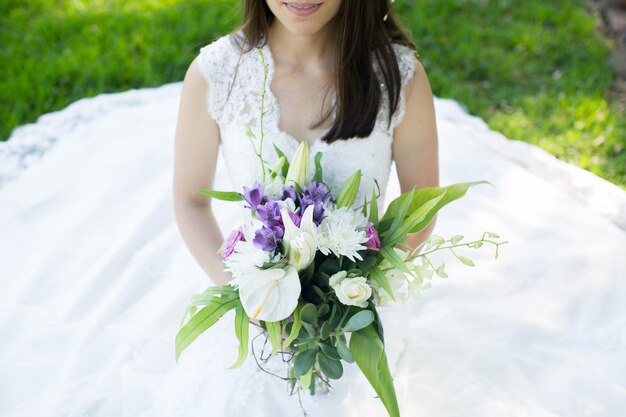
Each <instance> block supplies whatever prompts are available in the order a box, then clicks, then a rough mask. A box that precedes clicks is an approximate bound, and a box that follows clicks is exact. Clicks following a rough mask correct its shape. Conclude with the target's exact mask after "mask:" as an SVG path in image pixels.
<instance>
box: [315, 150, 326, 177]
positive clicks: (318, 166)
mask: <svg viewBox="0 0 626 417" xmlns="http://www.w3.org/2000/svg"><path fill="white" fill-rule="evenodd" d="M323 178H324V175H323V172H322V153H321V152H318V153H316V154H315V175H314V176H313V181H315V182H322V181H323V180H324V179H323Z"/></svg>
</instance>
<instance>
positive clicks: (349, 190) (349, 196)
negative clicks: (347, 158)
mask: <svg viewBox="0 0 626 417" xmlns="http://www.w3.org/2000/svg"><path fill="white" fill-rule="evenodd" d="M361 175H363V174H362V173H361V170H360V169H359V170H357V171H356V172H355V173H354V174H352V175H351V176H350V178H348V179H347V180H346V182H345V183H344V184H343V186H342V187H341V189H340V190H339V193H338V194H337V206H338V207H350V206H351V205H352V204H353V203H354V200H355V199H356V195H357V193H358V192H359V185H360V184H361Z"/></svg>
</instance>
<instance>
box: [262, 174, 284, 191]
mask: <svg viewBox="0 0 626 417" xmlns="http://www.w3.org/2000/svg"><path fill="white" fill-rule="evenodd" d="M284 185H285V182H284V181H283V179H282V178H281V177H276V178H274V179H273V180H272V182H268V183H265V184H263V194H265V195H271V196H280V195H281V194H282V192H283V186H284Z"/></svg>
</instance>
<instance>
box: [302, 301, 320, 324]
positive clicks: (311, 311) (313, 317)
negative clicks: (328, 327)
mask: <svg viewBox="0 0 626 417" xmlns="http://www.w3.org/2000/svg"><path fill="white" fill-rule="evenodd" d="M300 317H301V318H302V321H303V322H305V323H309V324H312V325H316V324H317V308H315V304H311V303H308V304H306V305H305V306H304V307H302V311H301V312H300Z"/></svg>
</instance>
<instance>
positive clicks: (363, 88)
mask: <svg viewBox="0 0 626 417" xmlns="http://www.w3.org/2000/svg"><path fill="white" fill-rule="evenodd" d="M242 1H243V10H244V16H243V24H242V26H241V27H240V28H238V29H236V30H235V31H233V32H232V33H231V34H235V33H236V32H239V31H241V32H242V33H243V38H244V39H243V44H241V45H240V47H242V49H244V50H247V51H250V50H251V49H252V48H254V47H261V46H263V44H262V42H266V41H267V37H266V34H267V33H268V29H269V27H270V24H271V23H272V21H273V20H274V19H275V17H274V14H273V13H272V11H271V10H270V9H269V7H268V6H267V3H266V0H242ZM387 13H388V16H387V19H386V20H383V17H384V16H385V14H387ZM334 19H337V22H336V23H337V48H336V53H335V89H336V101H335V107H336V109H335V108H333V109H330V111H329V112H328V113H327V114H326V115H325V116H324V117H323V118H322V119H321V120H320V121H319V122H317V123H316V124H315V125H313V126H311V128H316V127H318V126H320V125H321V124H322V123H324V122H325V121H326V120H327V119H328V117H330V115H331V114H332V112H333V111H334V110H336V115H337V116H336V118H335V121H334V123H333V125H332V126H331V128H330V129H329V130H328V132H327V133H326V135H324V137H323V138H322V140H323V141H324V142H327V143H331V142H333V141H335V140H338V139H349V138H352V137H360V138H362V137H367V136H369V135H370V134H371V133H372V130H373V129H374V125H375V124H376V116H377V115H378V110H379V107H380V103H381V98H382V92H381V86H380V83H381V82H382V83H384V84H385V86H386V87H387V95H388V98H389V116H388V117H389V118H388V124H387V126H388V127H389V126H390V125H391V118H392V115H393V113H394V112H395V111H396V109H397V107H398V103H399V98H400V90H401V75H400V70H399V67H398V59H397V57H396V54H395V52H394V49H393V46H392V43H398V44H401V45H406V46H409V47H410V48H411V49H413V50H414V51H417V48H416V46H415V45H414V44H413V43H412V42H411V39H410V37H409V36H408V35H407V34H406V30H405V29H404V28H403V27H402V26H401V25H400V24H399V22H398V21H397V20H396V18H395V16H394V14H393V10H392V9H391V4H390V1H389V0H342V1H341V5H340V7H339V10H338V12H337V15H336V16H335V17H334ZM373 54H374V56H375V58H376V60H377V63H378V64H379V67H380V69H381V73H382V76H383V80H378V79H377V77H376V74H375V72H374V68H373V66H372V55H373Z"/></svg>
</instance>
